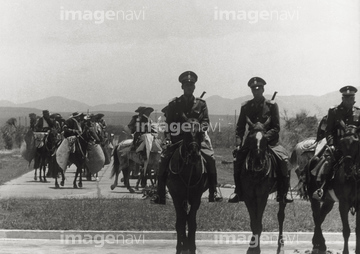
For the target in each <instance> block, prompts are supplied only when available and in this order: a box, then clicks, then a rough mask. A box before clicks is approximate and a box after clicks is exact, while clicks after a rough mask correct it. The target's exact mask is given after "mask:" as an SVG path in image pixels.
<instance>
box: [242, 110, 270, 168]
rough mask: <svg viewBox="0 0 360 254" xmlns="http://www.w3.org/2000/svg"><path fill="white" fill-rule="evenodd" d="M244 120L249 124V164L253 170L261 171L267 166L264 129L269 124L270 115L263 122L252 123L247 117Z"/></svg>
mask: <svg viewBox="0 0 360 254" xmlns="http://www.w3.org/2000/svg"><path fill="white" fill-rule="evenodd" d="M246 121H247V123H248V125H249V134H248V137H247V145H248V146H249V150H250V153H249V162H250V163H251V165H249V166H250V167H249V168H251V169H252V170H253V171H262V170H263V169H264V168H266V167H267V158H266V151H267V145H268V142H267V139H266V138H265V131H266V130H267V128H268V125H269V124H270V121H271V119H270V117H269V118H268V119H267V120H266V122H265V123H260V122H257V123H253V122H251V120H250V119H249V118H248V117H247V118H246Z"/></svg>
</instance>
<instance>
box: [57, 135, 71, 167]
mask: <svg viewBox="0 0 360 254" xmlns="http://www.w3.org/2000/svg"><path fill="white" fill-rule="evenodd" d="M69 138H75V137H69ZM69 138H65V139H64V140H63V141H62V142H61V144H60V146H59V148H58V149H57V150H56V162H57V163H58V165H59V166H60V168H61V169H62V170H63V171H64V172H66V168H67V165H68V160H69V156H70V150H71V148H70V142H74V141H73V140H72V139H71V140H70V141H69Z"/></svg>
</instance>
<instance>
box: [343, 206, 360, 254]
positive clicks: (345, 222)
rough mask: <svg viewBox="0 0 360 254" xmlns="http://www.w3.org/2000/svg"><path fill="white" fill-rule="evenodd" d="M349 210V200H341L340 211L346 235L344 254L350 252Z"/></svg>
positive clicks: (344, 235)
mask: <svg viewBox="0 0 360 254" xmlns="http://www.w3.org/2000/svg"><path fill="white" fill-rule="evenodd" d="M349 210H350V206H349V202H346V201H343V200H340V202H339V211H340V217H341V222H342V226H343V237H344V249H343V254H349V237H350V227H349V218H348V215H349ZM356 217H357V216H356Z"/></svg>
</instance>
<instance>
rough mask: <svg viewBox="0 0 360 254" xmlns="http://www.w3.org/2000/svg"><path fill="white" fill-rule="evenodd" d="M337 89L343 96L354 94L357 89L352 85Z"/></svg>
mask: <svg viewBox="0 0 360 254" xmlns="http://www.w3.org/2000/svg"><path fill="white" fill-rule="evenodd" d="M339 91H340V93H342V95H343V96H354V95H355V93H356V92H357V89H356V88H355V87H353V86H344V87H343V88H341V89H340V90H339Z"/></svg>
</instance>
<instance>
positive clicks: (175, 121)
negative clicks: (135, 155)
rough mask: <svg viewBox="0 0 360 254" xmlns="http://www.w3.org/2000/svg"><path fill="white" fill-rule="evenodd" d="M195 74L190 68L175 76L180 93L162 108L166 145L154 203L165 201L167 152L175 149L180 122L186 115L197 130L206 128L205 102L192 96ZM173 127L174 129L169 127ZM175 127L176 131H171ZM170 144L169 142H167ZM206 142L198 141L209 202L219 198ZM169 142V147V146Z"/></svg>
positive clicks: (214, 169) (163, 202) (214, 172)
mask: <svg viewBox="0 0 360 254" xmlns="http://www.w3.org/2000/svg"><path fill="white" fill-rule="evenodd" d="M196 81H197V75H196V74H195V73H194V72H192V71H186V72H184V73H182V74H181V75H180V76H179V82H180V83H181V88H182V89H183V91H184V94H183V95H181V96H180V97H178V98H175V99H173V100H172V101H171V102H170V103H169V105H168V108H167V110H166V124H167V126H168V128H167V130H165V135H166V141H165V142H166V144H167V148H166V149H164V150H163V153H162V155H161V162H160V167H159V174H158V189H157V194H158V196H156V197H155V199H153V200H152V201H153V202H154V203H156V204H165V203H166V197H165V185H166V179H167V174H168V172H167V168H168V165H169V162H170V159H171V155H172V154H173V152H174V151H175V149H176V148H177V145H175V144H179V143H180V142H181V141H182V139H183V137H182V135H183V133H182V132H181V124H183V123H184V122H186V121H187V119H188V118H196V119H198V120H199V123H200V126H201V130H202V131H206V130H207V129H208V126H209V116H208V109H207V106H206V102H205V101H204V100H202V99H200V98H195V97H194V96H193V93H194V90H195V83H196ZM174 126H177V128H171V127H174ZM175 129H176V130H175ZM171 144H172V145H171ZM208 144H209V142H202V144H201V152H202V156H203V157H204V159H205V161H206V166H207V167H206V169H207V172H208V179H209V202H214V201H220V200H221V198H220V197H218V195H217V192H216V186H217V174H216V166H215V159H214V151H213V150H212V148H211V147H210V146H208ZM170 145H171V146H170Z"/></svg>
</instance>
